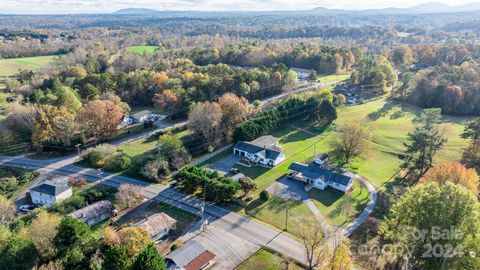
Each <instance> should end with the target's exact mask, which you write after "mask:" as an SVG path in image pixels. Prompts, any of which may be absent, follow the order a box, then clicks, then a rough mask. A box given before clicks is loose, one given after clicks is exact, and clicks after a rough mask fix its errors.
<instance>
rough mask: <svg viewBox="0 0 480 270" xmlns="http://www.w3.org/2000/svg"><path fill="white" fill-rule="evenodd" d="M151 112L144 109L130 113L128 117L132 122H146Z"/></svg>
mask: <svg viewBox="0 0 480 270" xmlns="http://www.w3.org/2000/svg"><path fill="white" fill-rule="evenodd" d="M151 114H152V112H150V111H147V110H144V111H140V112H137V113H134V114H132V115H130V117H131V118H132V119H133V122H134V123H143V122H146V121H147V120H148V119H149V117H150V115H151Z"/></svg>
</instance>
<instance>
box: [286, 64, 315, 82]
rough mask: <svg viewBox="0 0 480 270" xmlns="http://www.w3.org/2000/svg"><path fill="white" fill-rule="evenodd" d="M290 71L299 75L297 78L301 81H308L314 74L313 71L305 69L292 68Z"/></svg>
mask: <svg viewBox="0 0 480 270" xmlns="http://www.w3.org/2000/svg"><path fill="white" fill-rule="evenodd" d="M290 70H293V71H295V73H297V77H298V80H299V81H306V80H308V78H309V77H310V74H312V71H311V70H309V69H304V68H294V67H292V68H290Z"/></svg>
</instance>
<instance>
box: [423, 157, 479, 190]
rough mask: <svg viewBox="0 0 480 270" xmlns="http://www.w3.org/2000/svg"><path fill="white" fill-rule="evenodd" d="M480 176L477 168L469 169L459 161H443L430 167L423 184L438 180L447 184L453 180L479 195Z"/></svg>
mask: <svg viewBox="0 0 480 270" xmlns="http://www.w3.org/2000/svg"><path fill="white" fill-rule="evenodd" d="M478 179H479V176H478V174H477V172H476V171H475V169H467V168H465V166H463V165H462V164H460V163H459V162H452V163H442V164H439V165H436V166H435V167H433V168H432V169H430V170H429V171H428V172H427V173H426V174H425V175H424V176H423V177H422V178H421V179H420V182H419V183H421V184H425V183H430V182H436V183H438V184H445V183H447V182H452V183H454V184H459V185H462V186H464V187H465V188H467V189H468V190H470V191H471V192H472V193H473V194H474V195H478V184H479V181H478Z"/></svg>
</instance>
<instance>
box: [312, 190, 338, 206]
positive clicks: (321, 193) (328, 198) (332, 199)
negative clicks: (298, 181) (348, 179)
mask: <svg viewBox="0 0 480 270" xmlns="http://www.w3.org/2000/svg"><path fill="white" fill-rule="evenodd" d="M308 193H309V195H310V197H311V198H312V199H314V200H317V201H318V202H320V203H321V204H323V205H325V206H326V207H330V206H332V205H333V204H334V203H336V202H337V201H338V200H340V199H341V198H342V197H343V196H344V195H345V194H344V193H343V192H341V191H338V190H334V189H331V188H327V189H325V190H319V189H312V190H310V191H309V192H308Z"/></svg>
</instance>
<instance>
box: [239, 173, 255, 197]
mask: <svg viewBox="0 0 480 270" xmlns="http://www.w3.org/2000/svg"><path fill="white" fill-rule="evenodd" d="M238 182H239V183H240V188H241V189H242V191H243V193H244V195H247V194H248V193H250V191H254V190H256V189H257V183H255V182H254V181H253V180H252V178H250V177H246V176H245V177H242V178H240V180H239V181H238Z"/></svg>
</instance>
